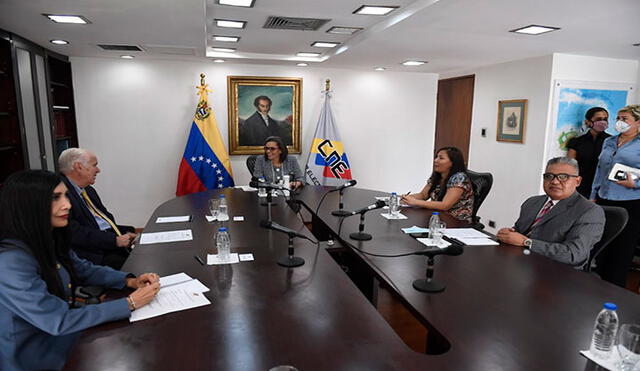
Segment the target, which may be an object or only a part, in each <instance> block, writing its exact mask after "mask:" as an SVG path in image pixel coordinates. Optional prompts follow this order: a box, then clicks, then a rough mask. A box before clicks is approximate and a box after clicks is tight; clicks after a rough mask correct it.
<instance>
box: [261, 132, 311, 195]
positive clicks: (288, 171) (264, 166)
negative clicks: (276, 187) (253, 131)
mask: <svg viewBox="0 0 640 371" xmlns="http://www.w3.org/2000/svg"><path fill="white" fill-rule="evenodd" d="M288 155H289V151H288V150H287V146H286V145H284V142H283V141H282V138H280V137H268V138H267V139H265V141H264V156H259V157H258V158H257V159H256V164H255V168H254V169H253V177H254V178H260V177H261V176H263V177H264V179H265V180H266V181H267V183H279V182H282V181H284V176H285V175H289V177H290V178H289V182H290V185H291V188H298V187H302V186H303V185H304V175H303V174H302V171H301V170H300V165H298V160H296V159H295V158H293V157H289V156H288Z"/></svg>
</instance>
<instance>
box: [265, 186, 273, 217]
mask: <svg viewBox="0 0 640 371" xmlns="http://www.w3.org/2000/svg"><path fill="white" fill-rule="evenodd" d="M271 192H272V190H270V189H267V201H266V202H267V203H266V205H267V220H268V221H271V201H272V200H273V197H272V195H271Z"/></svg>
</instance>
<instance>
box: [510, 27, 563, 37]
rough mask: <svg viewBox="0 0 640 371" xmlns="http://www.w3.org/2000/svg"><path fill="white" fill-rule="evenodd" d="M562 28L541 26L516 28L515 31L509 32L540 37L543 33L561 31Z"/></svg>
mask: <svg viewBox="0 0 640 371" xmlns="http://www.w3.org/2000/svg"><path fill="white" fill-rule="evenodd" d="M559 29H560V27H549V26H539V25H535V24H532V25H529V26H525V27H520V28H516V29H514V30H509V32H515V33H523V34H527V35H540V34H543V33H547V32H551V31H555V30H559Z"/></svg>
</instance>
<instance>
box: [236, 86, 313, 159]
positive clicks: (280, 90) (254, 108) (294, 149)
mask: <svg viewBox="0 0 640 371" xmlns="http://www.w3.org/2000/svg"><path fill="white" fill-rule="evenodd" d="M227 100H228V102H227V104H228V112H229V114H228V117H229V153H230V154H231V155H253V154H263V153H264V150H263V146H264V139H266V138H267V137H269V136H272V135H277V136H280V137H282V139H283V141H284V142H285V144H286V145H287V149H288V150H289V153H301V144H300V128H301V122H300V117H301V111H302V107H301V104H302V78H301V77H258V76H227ZM265 112H266V115H265ZM261 113H262V114H261Z"/></svg>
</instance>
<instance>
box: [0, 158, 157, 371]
mask: <svg viewBox="0 0 640 371" xmlns="http://www.w3.org/2000/svg"><path fill="white" fill-rule="evenodd" d="M70 207H71V204H70V203H69V199H68V198H67V188H66V186H65V185H64V183H63V182H62V180H61V179H60V177H59V176H58V175H56V174H54V173H51V172H48V171H42V170H27V171H22V172H19V173H15V174H13V175H11V176H10V177H9V178H7V180H6V181H5V183H4V186H3V187H2V190H1V191H0V272H2V279H1V280H0V370H36V369H37V370H42V369H47V370H53V369H55V370H57V369H61V368H62V367H63V366H64V363H65V361H66V358H67V355H68V353H69V350H70V349H71V347H72V345H73V343H74V341H75V339H76V338H77V337H78V336H79V334H80V331H82V330H84V329H87V328H89V327H92V326H95V325H97V324H100V323H103V322H108V321H114V320H119V319H123V318H128V317H129V316H130V315H131V311H132V310H135V309H136V308H140V307H141V306H143V305H146V304H148V303H149V302H150V301H151V300H153V298H154V297H155V295H156V294H157V293H158V290H159V289H160V283H159V277H158V275H157V274H155V273H145V274H143V275H141V276H140V277H138V278H136V277H135V276H133V275H128V274H127V273H124V272H120V271H116V270H113V269H111V268H109V267H103V266H96V265H93V264H91V263H90V262H88V261H86V260H83V259H80V258H78V257H77V256H76V254H75V253H74V252H73V251H71V250H70V249H69V242H70V236H69V227H68V225H69V221H68V218H69V209H70ZM77 285H94V286H103V287H108V288H117V289H122V288H125V287H128V288H133V289H136V290H135V291H134V292H132V293H131V295H129V296H128V297H126V298H122V299H119V300H113V301H109V302H105V303H100V304H94V305H85V306H83V307H80V308H76V307H75V305H74V304H75V297H74V292H75V289H76V287H77Z"/></svg>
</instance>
